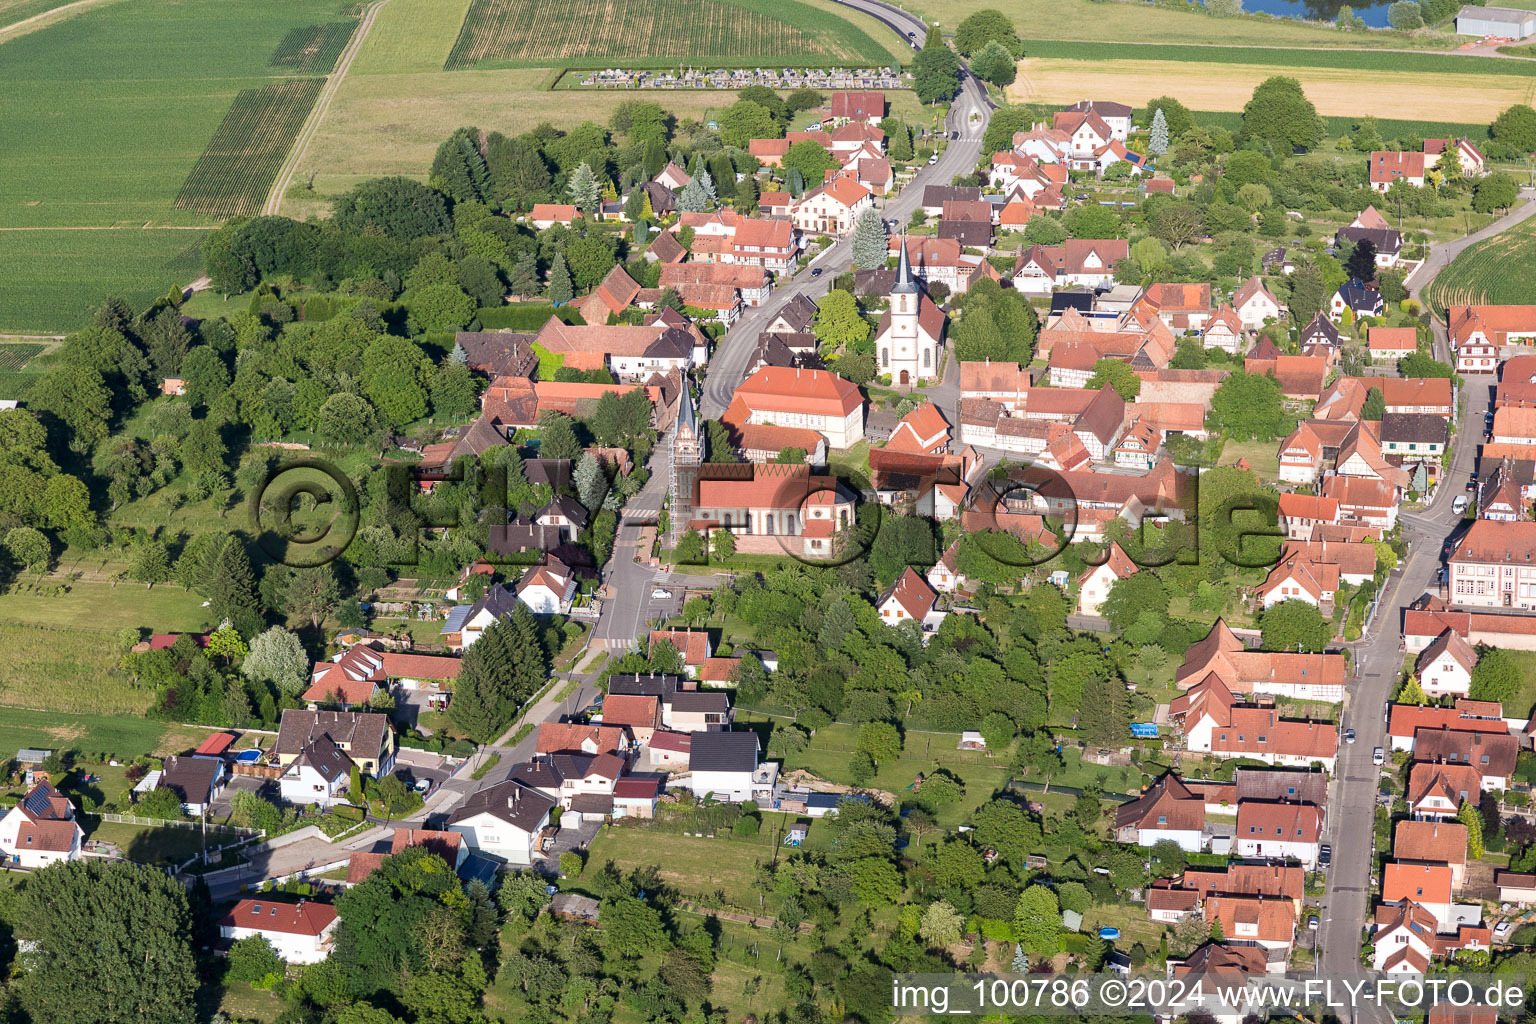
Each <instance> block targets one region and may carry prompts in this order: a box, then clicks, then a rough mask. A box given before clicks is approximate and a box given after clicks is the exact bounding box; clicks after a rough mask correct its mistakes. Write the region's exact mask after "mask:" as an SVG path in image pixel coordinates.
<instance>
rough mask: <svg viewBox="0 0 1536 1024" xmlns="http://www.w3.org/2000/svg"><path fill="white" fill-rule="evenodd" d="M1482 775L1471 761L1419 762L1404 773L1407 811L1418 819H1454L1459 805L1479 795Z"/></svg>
mask: <svg viewBox="0 0 1536 1024" xmlns="http://www.w3.org/2000/svg"><path fill="white" fill-rule="evenodd" d="M1482 791H1483V777H1482V773H1480V772H1479V771H1478V770H1477V769H1476V768H1474V767H1472V766H1471V765H1455V764H1431V763H1428V762H1420V763H1417V764H1415V765H1414V766H1413V768H1412V769H1411V770H1410V771H1409V773H1408V789H1407V792H1406V793H1405V796H1406V797H1407V800H1408V812H1409V813H1410V814H1412V815H1413V817H1414V818H1415V819H1416V820H1419V821H1454V820H1455V819H1456V816H1457V815H1458V814H1459V813H1460V812H1461V805H1462V804H1464V803H1467V802H1468V801H1470V802H1471V803H1473V804H1477V803H1479V802H1480V801H1481V799H1482Z"/></svg>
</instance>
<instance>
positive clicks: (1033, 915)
mask: <svg viewBox="0 0 1536 1024" xmlns="http://www.w3.org/2000/svg"><path fill="white" fill-rule="evenodd" d="M1013 930H1014V934H1015V935H1016V936H1017V937H1018V940H1019V945H1020V946H1022V947H1023V948H1024V951H1025V952H1027V953H1032V954H1034V955H1035V956H1040V957H1053V956H1055V955H1056V954H1057V953H1058V952H1060V951H1061V904H1060V903H1058V902H1057V900H1056V894H1055V893H1054V892H1052V891H1051V890H1050V889H1048V888H1046V887H1045V886H1043V885H1031V886H1029V887H1028V888H1026V889H1025V890H1024V891H1023V892H1022V893H1020V894H1019V907H1018V910H1017V911H1015V913H1014V915H1013Z"/></svg>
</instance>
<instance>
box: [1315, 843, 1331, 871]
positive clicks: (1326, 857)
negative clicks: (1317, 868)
mask: <svg viewBox="0 0 1536 1024" xmlns="http://www.w3.org/2000/svg"><path fill="white" fill-rule="evenodd" d="M1317 862H1318V863H1319V864H1321V865H1322V866H1323V867H1327V866H1328V865H1329V864H1332V863H1333V847H1331V846H1329V845H1328V844H1327V843H1324V844H1323V845H1322V846H1319V847H1318V848H1317Z"/></svg>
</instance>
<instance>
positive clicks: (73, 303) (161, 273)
mask: <svg viewBox="0 0 1536 1024" xmlns="http://www.w3.org/2000/svg"><path fill="white" fill-rule="evenodd" d="M4 162H5V158H4V156H3V155H0V164H3V163H4ZM4 187H5V186H4V185H0V190H3V189H4ZM166 209H168V210H169V209H170V204H169V199H167V203H166ZM206 234H207V231H206V230H204V229H199V230H185V229H181V228H163V229H150V230H141V229H140V228H138V227H131V228H122V229H120V230H115V231H114V230H100V231H80V230H69V229H60V228H49V229H45V230H37V231H5V232H0V238H3V239H4V243H3V244H4V248H5V261H6V274H7V277H6V287H5V288H3V289H0V329H3V330H5V331H22V332H36V333H47V334H62V333H64V332H66V331H71V330H74V329H75V328H77V327H80V326H81V325H83V324H84V323H85V322H86V321H87V320H88V319H89V317H90V310H89V309H88V308H87V307H89V306H93V305H95V304H96V303H98V302H100V301H101V300H102V299H103V298H105V297H106V296H108V295H120V296H122V297H123V298H125V299H127V300H128V301H129V302H130V303H133V304H134V305H135V306H137V307H140V308H142V307H143V306H145V305H147V304H148V303H149V301H150V300H151V299H154V298H158V297H159V296H161V295H164V294H165V293H166V291H167V290H169V289H170V288H171V286H172V285H178V284H186V283H187V282H189V281H191V280H193V279H194V278H196V277H197V276H198V275H199V274H200V273H202V258H201V256H200V255H199V253H198V246H200V245H201V244H202V241H203V237H204V235H206ZM28 376H30V375H28ZM0 381H3V382H6V383H7V384H9V385H11V386H14V385H16V384H19V383H20V382H19V381H15V380H12V379H11V375H9V374H0ZM28 383H30V381H28ZM0 397H3V398H17V397H21V396H20V395H13V394H0Z"/></svg>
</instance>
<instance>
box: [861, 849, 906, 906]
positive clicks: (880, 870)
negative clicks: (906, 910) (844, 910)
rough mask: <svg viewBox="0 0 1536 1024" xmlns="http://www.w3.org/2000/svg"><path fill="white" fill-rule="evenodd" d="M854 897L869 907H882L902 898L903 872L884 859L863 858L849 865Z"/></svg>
mask: <svg viewBox="0 0 1536 1024" xmlns="http://www.w3.org/2000/svg"><path fill="white" fill-rule="evenodd" d="M848 881H849V884H850V885H851V887H852V889H853V895H854V896H855V897H856V898H857V899H858V901H859V902H860V903H863V904H864V905H865V906H869V907H881V906H885V905H887V904H891V903H895V902H896V901H897V900H899V899H900V898H901V894H902V890H903V888H904V886H903V885H902V881H901V872H899V871H897V870H896V865H894V864H892V863H891V862H890V861H888V860H886V859H885V858H884V857H863V858H860V859H859V860H856V861H854V862H853V863H852V864H849V865H848Z"/></svg>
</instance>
